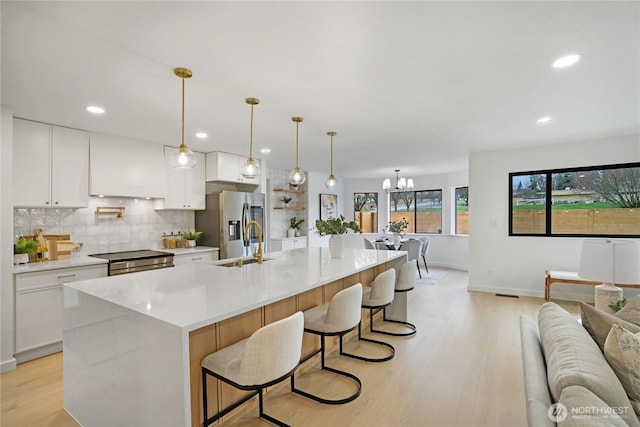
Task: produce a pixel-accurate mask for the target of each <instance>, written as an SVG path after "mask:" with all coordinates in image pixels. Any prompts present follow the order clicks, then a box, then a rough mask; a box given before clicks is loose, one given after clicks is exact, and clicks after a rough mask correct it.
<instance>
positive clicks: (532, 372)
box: [520, 316, 555, 427]
mask: <svg viewBox="0 0 640 427" xmlns="http://www.w3.org/2000/svg"><path fill="white" fill-rule="evenodd" d="M520 338H521V345H522V368H523V372H524V391H525V398H526V400H527V425H528V426H529V427H545V426H549V427H552V426H555V423H554V422H553V421H552V420H551V418H549V416H548V415H547V412H548V410H549V407H550V406H551V404H552V403H553V402H552V401H551V394H550V393H549V386H548V385H547V369H546V363H545V360H544V355H543V354H542V347H541V346H540V336H539V335H538V327H537V325H536V323H535V321H534V320H533V318H532V317H530V316H520Z"/></svg>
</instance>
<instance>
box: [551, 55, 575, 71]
mask: <svg viewBox="0 0 640 427" xmlns="http://www.w3.org/2000/svg"><path fill="white" fill-rule="evenodd" d="M580 58H582V57H581V56H580V55H567V56H563V57H562V58H559V59H556V60H555V61H553V64H552V65H553V68H566V67H570V66H572V65H573V64H575V63H576V62H578V61H580Z"/></svg>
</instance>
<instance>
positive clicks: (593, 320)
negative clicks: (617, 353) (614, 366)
mask: <svg viewBox="0 0 640 427" xmlns="http://www.w3.org/2000/svg"><path fill="white" fill-rule="evenodd" d="M580 311H581V312H582V326H584V327H585V329H586V330H587V332H589V335H591V337H592V338H593V340H594V341H595V342H596V343H597V344H598V347H600V350H601V351H602V352H603V353H604V342H605V341H606V340H607V335H609V331H610V330H611V326H613V325H614V324H616V325H620V326H622V327H623V328H625V329H626V330H628V331H629V332H631V333H632V334H635V333H638V332H640V326H638V325H634V324H633V323H630V322H627V321H626V320H622V319H620V318H619V317H616V316H614V315H613V314H609V313H605V312H604V311H601V310H598V309H596V308H594V307H591V306H590V305H589V304H585V303H583V302H581V303H580Z"/></svg>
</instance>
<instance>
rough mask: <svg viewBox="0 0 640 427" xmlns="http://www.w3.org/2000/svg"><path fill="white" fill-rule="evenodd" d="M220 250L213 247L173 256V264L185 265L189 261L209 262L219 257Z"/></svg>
mask: <svg viewBox="0 0 640 427" xmlns="http://www.w3.org/2000/svg"><path fill="white" fill-rule="evenodd" d="M219 253H220V251H219V250H218V249H214V250H211V251H208V252H196V253H187V254H180V255H177V254H176V255H174V256H173V264H174V265H176V266H178V265H185V264H191V263H199V262H209V261H217V260H218V258H219Z"/></svg>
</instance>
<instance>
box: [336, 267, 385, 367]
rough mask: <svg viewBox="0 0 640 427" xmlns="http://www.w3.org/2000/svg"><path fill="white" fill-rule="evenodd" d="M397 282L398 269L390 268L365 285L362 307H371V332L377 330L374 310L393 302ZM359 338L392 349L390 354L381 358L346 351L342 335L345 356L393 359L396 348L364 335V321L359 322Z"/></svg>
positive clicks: (341, 352)
mask: <svg viewBox="0 0 640 427" xmlns="http://www.w3.org/2000/svg"><path fill="white" fill-rule="evenodd" d="M395 282H396V271H395V270H394V269H389V270H387V271H385V272H383V273H380V274H378V276H377V277H376V278H375V279H374V281H373V282H371V285H370V286H369V287H365V288H363V290H362V303H361V307H362V308H366V309H369V319H370V322H369V330H370V331H371V332H375V331H374V330H373V315H374V314H375V313H374V310H377V311H380V310H382V309H383V308H384V307H386V306H388V305H389V304H391V303H392V302H393V295H394V288H395ZM358 340H360V341H365V342H370V343H374V344H378V345H381V346H383V347H386V348H387V349H389V350H390V354H389V355H388V356H385V357H381V358H371V357H365V356H360V355H357V354H353V353H346V352H345V351H344V350H343V345H342V336H340V354H341V355H343V356H348V357H352V358H354V359H359V360H364V361H367V362H385V361H387V360H391V359H393V357H394V356H395V354H396V349H395V348H394V347H393V346H392V345H391V344H389V343H386V342H384V341H378V340H374V339H370V338H363V337H362V322H360V323H358Z"/></svg>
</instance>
